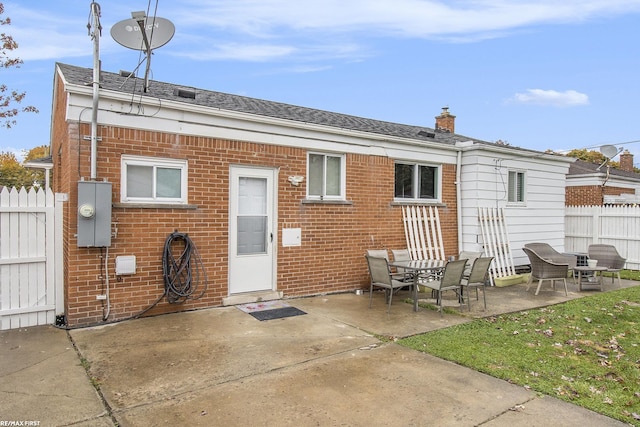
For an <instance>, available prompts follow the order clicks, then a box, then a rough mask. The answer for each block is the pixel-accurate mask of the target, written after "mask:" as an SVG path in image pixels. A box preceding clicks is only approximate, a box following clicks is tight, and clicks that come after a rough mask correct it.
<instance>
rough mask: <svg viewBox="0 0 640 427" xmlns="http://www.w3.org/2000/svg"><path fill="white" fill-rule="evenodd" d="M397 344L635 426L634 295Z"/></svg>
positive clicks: (639, 296)
mask: <svg viewBox="0 0 640 427" xmlns="http://www.w3.org/2000/svg"><path fill="white" fill-rule="evenodd" d="M606 280H608V279H606ZM398 343H399V344H401V345H404V346H406V347H410V348H412V349H415V350H418V351H423V352H426V353H429V354H432V355H434V356H437V357H440V358H443V359H447V360H450V361H452V362H455V363H458V364H460V365H463V366H467V367H469V368H472V369H475V370H477V371H480V372H484V373H486V374H489V375H492V376H494V377H497V378H501V379H504V380H506V381H509V382H511V383H513V384H518V385H521V386H523V387H526V388H527V389H530V390H534V391H537V392H540V393H543V394H546V395H549V396H554V397H557V398H559V399H562V400H566V401H568V402H571V403H573V404H576V405H580V406H583V407H585V408H588V409H591V410H593V411H595V412H599V413H601V414H604V415H607V416H609V417H612V418H616V419H618V420H621V421H624V422H626V423H629V424H633V425H637V426H640V287H633V288H628V289H622V290H618V291H612V292H606V293H599V294H596V295H592V296H588V297H584V298H579V299H576V300H572V301H569V302H566V303H563V304H559V305H554V306H551V307H547V308H542V309H536V310H529V311H522V312H519V313H513V314H507V315H502V316H496V317H490V318H486V319H478V320H474V321H472V322H470V323H465V324H461V325H458V326H452V327H450V328H445V329H441V330H437V331H433V332H429V333H425V334H422V335H416V336H413V337H409V338H404V339H401V340H399V341H398Z"/></svg>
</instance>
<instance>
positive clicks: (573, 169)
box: [567, 159, 640, 182]
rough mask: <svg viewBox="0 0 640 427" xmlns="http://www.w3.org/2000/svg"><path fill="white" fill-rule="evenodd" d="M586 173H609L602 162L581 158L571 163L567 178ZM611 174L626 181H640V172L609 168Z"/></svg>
mask: <svg viewBox="0 0 640 427" xmlns="http://www.w3.org/2000/svg"><path fill="white" fill-rule="evenodd" d="M584 175H591V176H602V177H605V176H606V175H607V167H606V166H601V164H600V163H592V162H587V161H584V160H580V159H578V160H576V161H575V162H573V163H572V164H571V166H569V172H568V173H567V178H572V177H579V176H584ZM609 176H610V177H615V178H617V179H621V180H625V181H638V182H640V174H637V173H635V172H629V171H624V170H622V169H616V168H609Z"/></svg>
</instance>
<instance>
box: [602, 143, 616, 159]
mask: <svg viewBox="0 0 640 427" xmlns="http://www.w3.org/2000/svg"><path fill="white" fill-rule="evenodd" d="M600 152H601V153H602V154H604V156H605V157H606V158H608V159H612V158H614V157H615V156H616V155H617V154H618V148H617V147H615V146H613V145H603V146H602V147H600Z"/></svg>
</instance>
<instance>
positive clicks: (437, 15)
mask: <svg viewBox="0 0 640 427" xmlns="http://www.w3.org/2000/svg"><path fill="white" fill-rule="evenodd" d="M180 3H181V2H179V1H176V2H174V3H173V5H172V6H171V8H174V9H175V15H174V17H175V19H176V20H178V21H179V22H182V23H189V24H191V25H198V26H211V27H214V28H219V29H225V30H228V31H233V32H241V33H245V34H251V35H253V36H262V37H270V36H273V35H274V34H275V33H282V32H283V31H296V32H297V33H300V32H318V31H321V32H338V33H345V32H367V33H369V34H371V33H373V34H377V35H384V34H387V35H388V34H391V35H397V36H402V37H421V38H443V37H447V36H451V37H456V38H461V37H462V38H469V36H471V35H473V34H476V35H477V36H478V37H480V38H481V39H482V38H486V36H487V34H499V33H501V32H504V31H505V30H515V29H518V28H521V27H523V26H530V25H541V24H550V23H567V22H580V21H583V20H585V19H590V18H601V17H602V16H607V15H615V14H623V13H633V12H638V11H640V1H638V0H627V1H625V0H609V1H607V0H592V1H589V2H585V1H583V0H565V1H563V2H558V1H555V0H553V1H552V0H528V1H527V0H525V1H506V0H477V1H465V0H458V1H451V2H443V1H437V0H387V1H371V0H350V1H347V2H345V1H343V0H315V1H313V0H307V1H299V0H262V1H256V0H234V1H233V2H229V1H228V0H191V1H189V2H188V3H189V4H191V5H192V7H189V8H186V7H184V5H182V6H180V5H179V4H180ZM463 36H464V37H463Z"/></svg>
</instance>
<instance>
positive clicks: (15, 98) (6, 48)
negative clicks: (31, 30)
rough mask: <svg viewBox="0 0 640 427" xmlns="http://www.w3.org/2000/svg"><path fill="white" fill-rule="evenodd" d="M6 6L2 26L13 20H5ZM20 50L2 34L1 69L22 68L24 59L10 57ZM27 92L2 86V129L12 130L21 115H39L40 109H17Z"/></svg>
mask: <svg viewBox="0 0 640 427" xmlns="http://www.w3.org/2000/svg"><path fill="white" fill-rule="evenodd" d="M3 14H4V5H3V4H2V3H0V26H2V25H10V24H11V18H9V17H6V18H3V17H2V15H3ZM17 48H18V43H17V42H16V41H15V40H14V39H13V37H11V35H9V34H6V33H4V32H0V68H10V67H16V68H20V64H22V59H20V58H18V57H15V58H14V57H11V56H9V55H10V54H11V52H12V51H14V50H16V49H17ZM25 96H26V92H18V91H16V90H10V89H9V88H8V87H7V85H5V84H0V127H6V128H10V127H11V126H13V125H15V124H16V119H15V117H16V116H17V115H18V114H19V113H37V112H38V109H37V108H36V107H33V106H27V107H17V106H16V104H20V103H21V102H22V100H23V99H24V97H25Z"/></svg>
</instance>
